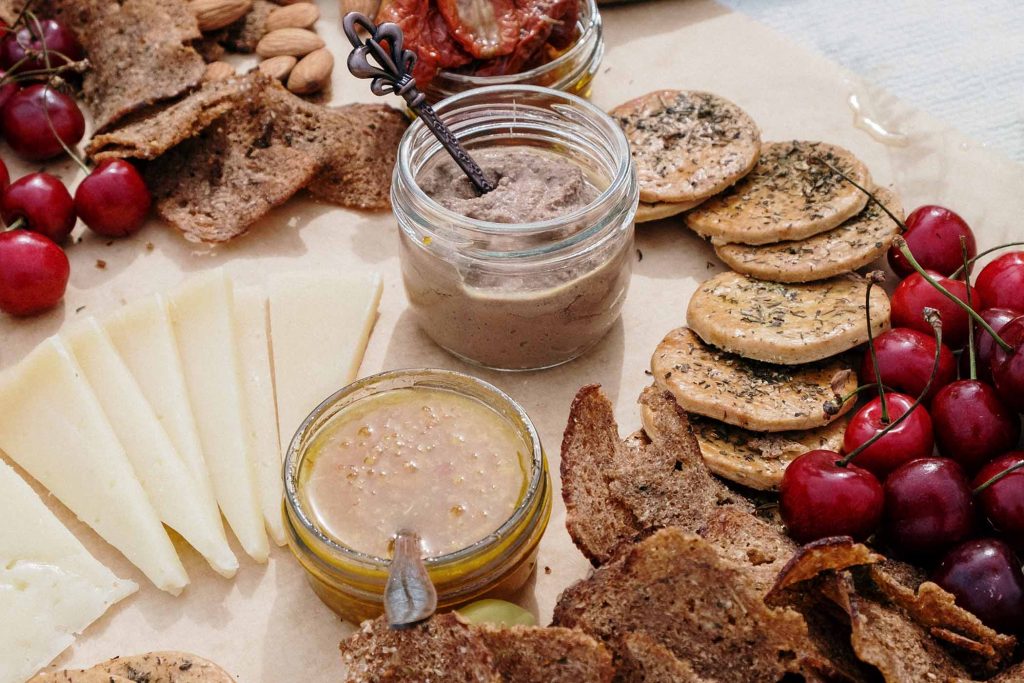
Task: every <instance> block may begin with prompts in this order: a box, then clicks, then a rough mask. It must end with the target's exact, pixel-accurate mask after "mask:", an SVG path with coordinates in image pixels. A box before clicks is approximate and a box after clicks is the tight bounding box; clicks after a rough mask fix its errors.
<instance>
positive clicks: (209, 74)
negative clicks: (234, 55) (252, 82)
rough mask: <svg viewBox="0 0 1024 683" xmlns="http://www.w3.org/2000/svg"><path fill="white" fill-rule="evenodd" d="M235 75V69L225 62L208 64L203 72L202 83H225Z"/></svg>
mask: <svg viewBox="0 0 1024 683" xmlns="http://www.w3.org/2000/svg"><path fill="white" fill-rule="evenodd" d="M234 75H235V67H233V66H231V65H230V64H228V63H227V62H210V63H209V64H207V65H206V71H204V72H203V81H205V82H211V81H226V80H227V79H229V78H231V77H232V76H234Z"/></svg>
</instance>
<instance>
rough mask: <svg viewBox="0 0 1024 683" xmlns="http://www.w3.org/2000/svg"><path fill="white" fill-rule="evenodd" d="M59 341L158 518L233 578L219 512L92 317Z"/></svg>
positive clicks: (233, 562) (235, 566)
mask: <svg viewBox="0 0 1024 683" xmlns="http://www.w3.org/2000/svg"><path fill="white" fill-rule="evenodd" d="M61 336H62V337H63V338H64V342H65V344H67V346H68V348H69V349H70V350H71V352H72V353H73V354H74V356H75V359H76V360H77V361H78V365H79V367H81V368H82V371H83V372H84V373H85V378H86V380H87V381H88V382H89V385H90V386H91V387H92V390H93V393H95V394H96V397H97V398H98V399H99V402H100V407H101V408H102V409H103V411H104V412H105V413H106V415H107V419H108V420H109V421H110V424H111V426H112V427H113V428H114V433H115V434H116V435H117V438H118V439H119V440H120V441H121V445H122V446H124V449H125V453H126V454H127V455H128V460H129V461H130V462H131V464H132V468H133V469H134V470H135V475H136V476H137V477H138V479H139V482H140V483H141V484H142V488H143V490H144V491H145V492H146V494H147V495H148V496H149V500H150V502H151V503H152V504H153V508H154V509H155V510H156V512H157V514H158V515H160V519H162V520H163V522H164V524H166V525H167V526H169V527H171V528H172V529H174V530H175V531H177V532H178V533H179V534H181V536H182V538H184V539H185V540H186V541H188V542H189V543H190V544H191V545H192V547H193V548H195V549H196V550H198V551H199V552H200V553H202V555H203V556H204V557H205V558H206V559H207V561H208V562H209V563H210V566H211V567H213V569H214V570H215V571H217V572H218V573H220V574H222V575H223V576H227V577H231V576H234V575H235V572H236V571H237V570H238V559H237V558H236V557H235V554H234V553H233V552H231V548H230V547H229V546H228V541H227V538H226V537H225V536H224V527H223V525H222V524H221V520H220V511H219V510H218V509H217V507H216V505H213V504H212V502H208V501H207V500H206V499H205V498H204V496H203V495H202V492H201V491H200V489H199V487H198V486H197V485H196V482H195V479H194V478H193V477H192V473H191V472H190V470H189V468H188V467H187V466H186V465H185V462H184V460H182V458H181V456H179V455H178V453H177V452H176V451H175V450H174V445H173V444H172V443H171V440H170V438H169V437H168V436H167V433H166V432H165V431H164V428H163V427H162V426H161V425H160V421H159V420H157V417H156V414H155V413H154V412H153V408H152V407H151V406H150V405H149V402H148V401H147V400H146V397H145V396H144V395H143V394H142V390H141V389H139V385H138V383H136V381H135V378H134V377H132V373H131V372H130V371H129V370H128V367H127V366H126V365H125V364H124V361H123V360H121V357H120V356H119V355H118V354H117V351H116V350H115V349H114V345H113V343H112V342H111V341H110V337H108V336H107V333H106V332H104V331H103V328H102V327H100V324H99V323H98V322H96V320H95V318H87V319H86V320H84V321H82V322H81V323H80V324H78V325H75V326H74V327H73V328H72V329H70V330H68V331H66V332H65V333H63V334H62V335H61Z"/></svg>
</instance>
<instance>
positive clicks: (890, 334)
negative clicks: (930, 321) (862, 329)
mask: <svg viewBox="0 0 1024 683" xmlns="http://www.w3.org/2000/svg"><path fill="white" fill-rule="evenodd" d="M874 347H875V355H876V357H877V358H878V369H879V370H880V371H881V373H882V383H883V384H884V385H885V386H887V387H892V388H893V389H895V390H897V391H900V392H903V393H905V394H908V395H910V396H920V394H921V392H922V391H924V387H925V385H926V384H927V383H928V377H930V376H931V374H932V366H933V365H934V364H935V337H934V335H933V334H932V331H931V328H930V327H929V329H928V333H927V334H926V333H924V332H921V331H919V330H912V329H910V328H908V327H897V328H894V329H891V330H889V331H887V332H883V333H882V334H880V335H878V336H877V337H875V341H874ZM955 379H956V359H955V358H954V357H953V353H952V351H950V350H949V349H948V348H947V347H946V345H945V344H943V345H942V349H941V350H940V351H939V370H938V372H937V373H936V375H935V379H934V380H933V381H932V387H931V389H929V390H928V396H926V397H925V401H928V400H929V399H930V398H931V397H932V396H934V395H935V394H936V393H937V392H938V390H939V389H941V388H942V387H944V386H945V385H947V384H949V383H950V382H952V381H953V380H955ZM860 381H861V383H862V384H868V383H871V382H874V381H875V370H874V366H873V365H872V364H871V354H870V353H867V352H865V353H864V360H863V362H862V363H861V366H860Z"/></svg>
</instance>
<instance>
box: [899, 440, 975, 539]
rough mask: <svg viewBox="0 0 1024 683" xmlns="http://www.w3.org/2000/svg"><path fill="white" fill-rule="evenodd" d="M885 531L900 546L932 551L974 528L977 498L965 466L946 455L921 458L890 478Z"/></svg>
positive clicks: (900, 469) (964, 535)
mask: <svg viewBox="0 0 1024 683" xmlns="http://www.w3.org/2000/svg"><path fill="white" fill-rule="evenodd" d="M883 528H884V530H885V534H886V537H887V538H888V539H889V542H890V543H891V545H892V548H893V550H894V551H895V552H897V553H899V554H902V555H908V556H911V557H930V556H933V555H936V554H937V553H940V552H942V551H943V550H945V549H946V548H949V547H950V546H951V545H953V544H955V543H957V542H959V541H962V540H964V539H965V538H967V536H968V535H970V533H971V531H973V529H974V498H973V497H972V495H971V489H970V487H969V486H968V484H967V477H966V476H965V475H964V471H963V470H962V469H961V468H960V466H959V465H957V464H956V463H955V462H953V461H952V460H949V459H947V458H920V459H918V460H911V461H910V462H908V463H906V464H904V465H901V466H900V467H898V468H897V469H895V470H893V471H892V473H890V474H889V476H888V477H887V478H886V480H885V520H884V522H883Z"/></svg>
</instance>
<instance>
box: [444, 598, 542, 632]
mask: <svg viewBox="0 0 1024 683" xmlns="http://www.w3.org/2000/svg"><path fill="white" fill-rule="evenodd" d="M456 611H457V612H458V613H459V614H461V615H462V616H463V617H465V618H466V619H467V620H468V621H469V622H471V623H473V624H493V625H495V626H516V625H523V626H536V625H537V619H536V617H534V616H533V614H532V613H531V612H527V611H526V610H525V609H523V608H522V607H520V606H519V605H516V604H513V603H511V602H507V601H505V600H492V599H487V600H477V601H476V602H471V603H469V604H468V605H466V606H465V607H461V608H459V609H458V610H456Z"/></svg>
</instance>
